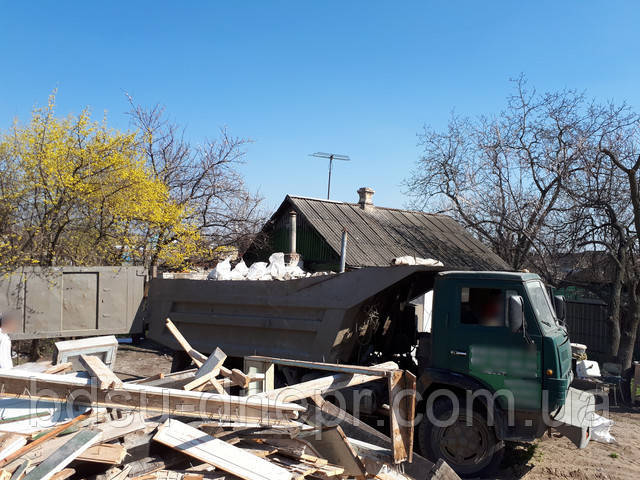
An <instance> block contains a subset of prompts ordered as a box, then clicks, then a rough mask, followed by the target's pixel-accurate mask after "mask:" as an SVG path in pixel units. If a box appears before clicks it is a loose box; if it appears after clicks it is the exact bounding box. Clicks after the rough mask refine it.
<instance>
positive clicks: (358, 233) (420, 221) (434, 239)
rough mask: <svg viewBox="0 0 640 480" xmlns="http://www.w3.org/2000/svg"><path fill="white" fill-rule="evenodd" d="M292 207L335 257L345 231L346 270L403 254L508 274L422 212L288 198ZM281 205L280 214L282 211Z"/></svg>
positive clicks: (441, 218) (447, 224) (459, 231)
mask: <svg viewBox="0 0 640 480" xmlns="http://www.w3.org/2000/svg"><path fill="white" fill-rule="evenodd" d="M286 203H290V204H291V206H293V208H294V209H295V210H296V211H297V212H298V213H299V214H300V215H302V216H304V218H305V219H306V220H307V222H308V223H309V224H310V225H311V226H312V227H313V228H314V229H315V230H316V231H317V232H318V233H319V234H320V235H321V236H322V237H323V238H324V240H325V241H326V242H327V244H328V245H329V246H330V247H331V248H332V249H333V250H334V251H335V252H336V253H337V254H339V253H340V246H341V241H342V231H343V229H345V228H346V229H347V232H348V234H349V240H348V242H347V259H346V263H347V265H349V266H351V267H365V266H388V265H389V264H390V262H391V260H392V259H394V258H396V257H401V256H405V255H411V256H415V257H422V258H433V259H435V260H440V261H441V262H442V263H443V264H444V266H445V267H446V268H451V269H463V270H508V269H509V266H508V265H507V264H506V263H505V262H504V261H503V260H502V259H501V258H500V257H498V256H497V255H496V254H495V253H493V252H492V251H491V250H490V249H489V248H488V247H487V246H485V245H484V244H483V243H481V242H480V241H479V240H477V239H476V238H474V237H473V236H472V235H471V234H469V233H468V232H467V231H466V230H465V229H464V228H462V226H461V225H460V224H459V223H458V222H457V221H455V220H454V219H453V218H451V217H448V216H446V215H436V214H429V213H424V212H415V211H409V210H399V209H394V208H385V207H375V206H374V207H371V208H367V209H366V210H365V209H363V208H361V207H360V205H359V204H353V203H345V202H336V201H333V200H320V199H314V198H307V197H298V196H291V195H288V196H287V198H286V199H285V201H284V203H283V205H282V206H284V204H286ZM282 206H281V207H280V209H278V210H279V211H281V209H282Z"/></svg>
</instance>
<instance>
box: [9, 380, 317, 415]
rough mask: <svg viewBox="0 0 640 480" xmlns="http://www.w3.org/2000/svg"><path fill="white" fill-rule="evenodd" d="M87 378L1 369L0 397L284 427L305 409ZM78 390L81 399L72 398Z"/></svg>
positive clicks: (244, 398)
mask: <svg viewBox="0 0 640 480" xmlns="http://www.w3.org/2000/svg"><path fill="white" fill-rule="evenodd" d="M91 383H92V382H91V380H89V379H86V378H79V377H71V376H68V375H47V374H44V373H38V374H33V373H25V372H18V371H13V370H4V371H0V386H1V387H2V388H3V389H4V390H3V395H4V396H16V397H18V396H19V397H31V398H32V399H33V398H43V399H46V400H50V401H54V402H69V403H73V404H76V405H91V406H102V407H113V408H126V409H134V410H142V411H143V412H144V413H147V412H159V413H161V414H167V415H176V416H178V415H184V416H192V417H198V418H202V417H206V418H208V419H220V420H225V421H239V422H256V423H261V424H264V425H287V424H289V423H290V421H291V420H293V419H295V418H297V416H298V412H300V411H304V410H305V408H304V407H302V406H300V405H296V404H292V403H286V404H285V403H280V402H277V401H275V400H269V401H265V399H263V398H256V397H253V398H249V397H237V396H231V395H224V396H223V395H219V394H214V393H199V392H188V391H184V390H177V389H168V388H160V387H154V386H149V385H137V384H126V383H125V384H123V386H122V387H118V388H113V389H110V390H99V389H95V388H93V389H92V388H91ZM76 391H82V392H83V393H84V394H83V395H74V392H76Z"/></svg>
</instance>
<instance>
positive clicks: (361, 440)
mask: <svg viewBox="0 0 640 480" xmlns="http://www.w3.org/2000/svg"><path fill="white" fill-rule="evenodd" d="M311 399H312V400H313V402H314V403H315V404H316V405H318V408H319V409H320V411H317V412H314V411H313V407H311V408H310V410H311V411H310V412H309V415H307V421H309V422H310V423H312V424H313V425H315V426H316V427H323V426H326V425H340V426H341V427H342V429H343V430H344V432H345V433H346V435H347V437H348V438H349V443H351V445H352V446H354V447H355V445H354V443H355V442H357V443H358V444H362V445H365V446H367V447H369V449H376V450H377V451H384V452H385V455H384V459H382V460H381V461H382V462H383V463H391V464H393V445H392V442H391V439H390V438H389V437H388V436H386V435H385V434H384V433H382V432H379V431H378V430H376V429H375V428H373V427H370V426H369V425H367V424H366V423H365V422H363V421H362V420H359V419H357V418H355V417H354V416H352V415H350V414H349V413H347V412H345V411H344V410H342V409H340V408H338V407H336V406H335V405H334V404H332V403H331V402H328V401H326V400H324V399H323V398H322V397H312V398H311ZM356 451H357V452H358V455H359V456H362V454H361V452H360V449H359V448H356ZM401 465H402V467H403V469H404V472H406V474H407V475H409V476H410V477H414V478H424V472H426V471H429V470H430V469H431V468H432V467H433V462H431V461H429V460H427V459H426V458H424V457H422V456H420V455H417V454H415V453H414V454H413V456H412V461H411V462H404V463H402V464H401Z"/></svg>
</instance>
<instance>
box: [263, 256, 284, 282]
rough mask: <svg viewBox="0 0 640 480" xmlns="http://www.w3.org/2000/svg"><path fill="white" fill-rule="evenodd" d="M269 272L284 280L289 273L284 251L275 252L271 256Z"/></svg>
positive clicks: (277, 278) (274, 276)
mask: <svg viewBox="0 0 640 480" xmlns="http://www.w3.org/2000/svg"><path fill="white" fill-rule="evenodd" d="M267 272H268V273H269V275H271V276H272V277H273V278H275V279H276V280H284V276H285V274H286V273H287V264H286V263H285V261H284V253H282V252H278V253H274V254H272V255H271V256H270V257H269V266H268V267H267Z"/></svg>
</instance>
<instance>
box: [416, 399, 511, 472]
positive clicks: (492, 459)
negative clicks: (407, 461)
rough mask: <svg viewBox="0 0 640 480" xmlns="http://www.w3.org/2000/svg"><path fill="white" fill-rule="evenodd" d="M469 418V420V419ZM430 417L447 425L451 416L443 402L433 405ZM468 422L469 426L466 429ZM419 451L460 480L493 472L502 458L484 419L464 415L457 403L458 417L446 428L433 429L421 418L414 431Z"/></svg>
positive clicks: (499, 444)
mask: <svg viewBox="0 0 640 480" xmlns="http://www.w3.org/2000/svg"><path fill="white" fill-rule="evenodd" d="M469 414H470V415H471V419H469ZM433 415H434V416H435V418H436V419H438V420H442V421H444V422H446V423H447V424H449V423H451V422H447V420H449V419H450V418H451V417H452V415H453V405H452V403H451V401H450V400H449V399H447V398H442V399H438V400H437V401H436V402H435V403H434V407H433ZM468 420H471V425H468V423H469V422H468ZM418 441H419V445H420V450H421V452H422V454H423V455H424V456H426V457H427V458H428V459H430V460H431V461H433V462H435V461H437V460H438V459H439V458H442V459H444V460H445V461H446V462H447V463H448V464H449V466H450V467H451V468H453V469H454V470H455V471H456V473H457V474H458V475H460V476H462V477H477V476H481V475H487V474H490V473H491V472H493V471H495V470H496V469H497V468H498V466H499V465H500V463H501V462H502V457H503V456H504V443H503V442H501V441H499V440H498V439H497V438H496V435H495V431H494V429H493V427H490V426H489V425H487V420H486V418H485V417H484V415H482V414H480V413H479V412H476V411H475V410H474V411H472V412H467V411H466V408H465V404H464V402H463V401H460V413H459V415H458V417H457V419H456V421H455V422H453V423H452V424H451V425H449V426H436V425H433V424H432V423H431V422H430V421H429V420H428V417H427V416H426V415H425V417H424V418H423V420H422V422H421V423H420V427H419V431H418Z"/></svg>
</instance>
